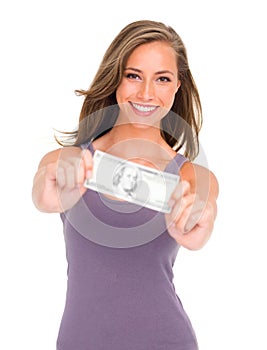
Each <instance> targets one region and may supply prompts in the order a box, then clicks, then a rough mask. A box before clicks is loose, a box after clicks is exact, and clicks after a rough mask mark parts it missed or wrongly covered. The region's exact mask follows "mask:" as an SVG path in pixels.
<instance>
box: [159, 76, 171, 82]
mask: <svg viewBox="0 0 267 350" xmlns="http://www.w3.org/2000/svg"><path fill="white" fill-rule="evenodd" d="M158 80H159V81H160V82H163V83H164V82H169V81H171V79H170V78H168V77H159V78H158Z"/></svg>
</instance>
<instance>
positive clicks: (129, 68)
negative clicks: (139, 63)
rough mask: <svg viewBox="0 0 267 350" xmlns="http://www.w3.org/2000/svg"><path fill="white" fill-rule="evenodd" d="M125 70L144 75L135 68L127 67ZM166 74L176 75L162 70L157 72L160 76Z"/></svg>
mask: <svg viewBox="0 0 267 350" xmlns="http://www.w3.org/2000/svg"><path fill="white" fill-rule="evenodd" d="M124 70H133V71H134V72H137V73H143V72H142V71H141V70H140V69H138V68H133V67H126V68H125V69H124ZM166 73H169V74H171V75H173V76H174V73H173V72H171V71H170V70H160V71H158V72H156V73H155V74H156V75H160V74H166Z"/></svg>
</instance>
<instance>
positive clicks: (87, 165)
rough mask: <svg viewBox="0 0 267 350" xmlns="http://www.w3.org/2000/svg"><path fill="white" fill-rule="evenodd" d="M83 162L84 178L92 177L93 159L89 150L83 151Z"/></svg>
mask: <svg viewBox="0 0 267 350" xmlns="http://www.w3.org/2000/svg"><path fill="white" fill-rule="evenodd" d="M82 160H83V165H84V177H85V178H90V177H92V171H93V157H92V154H91V152H90V151H89V150H88V149H85V150H83V151H82Z"/></svg>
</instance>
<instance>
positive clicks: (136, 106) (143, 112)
mask: <svg viewBox="0 0 267 350" xmlns="http://www.w3.org/2000/svg"><path fill="white" fill-rule="evenodd" d="M129 103H130V105H131V107H132V110H133V111H134V112H135V113H136V114H137V115H140V116H150V115H151V114H153V113H154V112H155V111H156V110H157V109H158V107H159V106H155V105H154V106H152V105H145V104H141V103H135V102H131V101H129Z"/></svg>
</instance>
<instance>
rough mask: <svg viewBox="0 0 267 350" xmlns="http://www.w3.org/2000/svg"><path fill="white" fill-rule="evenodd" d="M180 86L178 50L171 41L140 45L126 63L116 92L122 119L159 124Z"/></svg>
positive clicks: (138, 122)
mask: <svg viewBox="0 0 267 350" xmlns="http://www.w3.org/2000/svg"><path fill="white" fill-rule="evenodd" d="M179 86H180V81H179V80H178V67H177V64H176V56H175V51H174V50H173V48H172V47H171V46H170V45H169V44H168V43H166V42H162V41H155V42H152V43H147V44H142V45H140V46H138V47H137V48H136V49H135V50H134V51H133V52H132V54H131V55H130V56H129V59H128V60H127V62H126V67H125V69H124V72H123V78H122V80H121V83H120V85H119V86H118V89H117V92H116V97H117V102H118V104H119V106H120V120H121V121H125V122H126V121H128V122H130V123H137V124H139V125H140V124H145V125H147V124H149V125H151V124H153V125H157V126H159V124H160V120H161V119H162V118H163V117H164V116H165V115H166V114H167V112H168V111H169V110H170V109H171V107H172V105H173V101H174V97H175V94H176V92H177V90H178V88H179Z"/></svg>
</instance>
